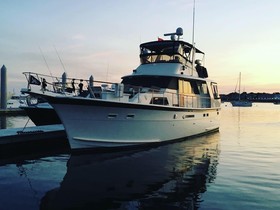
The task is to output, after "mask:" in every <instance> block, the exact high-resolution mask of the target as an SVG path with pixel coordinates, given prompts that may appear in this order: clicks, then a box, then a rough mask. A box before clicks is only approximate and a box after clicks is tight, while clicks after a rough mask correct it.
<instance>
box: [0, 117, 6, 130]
mask: <svg viewBox="0 0 280 210" xmlns="http://www.w3.org/2000/svg"><path fill="white" fill-rule="evenodd" d="M6 128H7V117H6V116H0V129H6Z"/></svg>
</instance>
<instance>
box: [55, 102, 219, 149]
mask: <svg viewBox="0 0 280 210" xmlns="http://www.w3.org/2000/svg"><path fill="white" fill-rule="evenodd" d="M107 103H108V104H110V102H107ZM112 104H116V102H113V103H112ZM119 104H121V103H119ZM123 104H124V103H123ZM53 107H54V108H55V110H56V112H57V113H58V115H59V117H60V119H61V120H62V123H63V124H64V126H65V129H66V133H67V135H68V140H69V143H70V146H71V149H85V148H97V147H119V146H132V145H141V144H148V143H159V142H164V141H170V140H175V139H180V138H183V137H188V136H193V135H198V134H202V133H207V132H210V131H213V130H217V129H218V128H219V109H204V110H203V109H189V110H187V109H181V108H172V109H170V108H169V109H166V108H165V109H164V108H162V107H157V106H154V107H156V108H158V109H153V108H152V107H153V106H151V105H148V106H147V105H143V108H140V107H139V105H138V106H137V107H136V108H133V105H131V104H129V107H130V108H127V107H117V106H115V107H109V106H105V107H104V106H100V105H98V106H94V105H92V104H91V105H73V104H70V105H67V104H59V103H58V104H53ZM69 113H72V114H69ZM81 119H83V121H82V122H81Z"/></svg>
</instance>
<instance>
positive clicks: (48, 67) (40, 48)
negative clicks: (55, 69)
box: [39, 46, 52, 76]
mask: <svg viewBox="0 0 280 210" xmlns="http://www.w3.org/2000/svg"><path fill="white" fill-rule="evenodd" d="M39 49H40V52H41V55H42V57H43V59H44V61H45V64H46V66H47V68H48V70H49V72H50V75H51V76H52V72H51V70H50V68H49V65H48V63H47V60H46V58H45V56H44V54H43V51H42V49H41V47H40V46H39Z"/></svg>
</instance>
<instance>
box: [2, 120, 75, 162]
mask: <svg viewBox="0 0 280 210" xmlns="http://www.w3.org/2000/svg"><path fill="white" fill-rule="evenodd" d="M69 148H70V147H69V143H68V140H67V137H66V133H65V130H64V127H63V125H61V124H58V125H44V126H33V127H26V128H25V129H23V128H9V129H2V130H0V158H1V157H6V156H7V155H8V156H11V155H12V156H15V155H22V154H29V153H38V152H47V151H50V150H52V151H53V150H57V149H64V150H65V149H69Z"/></svg>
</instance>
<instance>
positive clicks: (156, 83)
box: [122, 76, 178, 91]
mask: <svg viewBox="0 0 280 210" xmlns="http://www.w3.org/2000/svg"><path fill="white" fill-rule="evenodd" d="M122 83H123V84H124V85H125V91H127V89H130V88H133V87H134V88H135V89H137V88H138V89H139V88H140V87H147V88H153V87H158V88H168V89H174V90H177V87H178V85H177V80H176V79H175V78H172V77H163V76H129V77H124V78H123V80H122Z"/></svg>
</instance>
